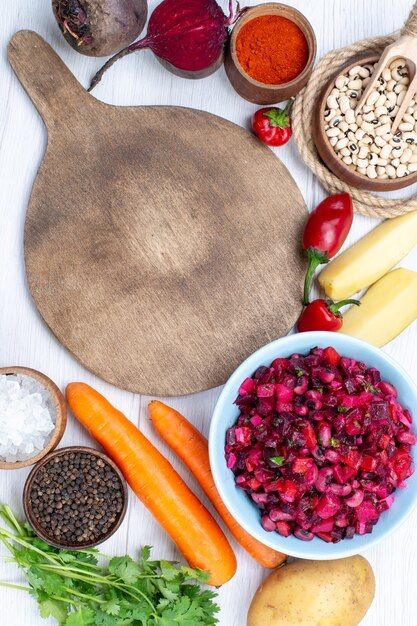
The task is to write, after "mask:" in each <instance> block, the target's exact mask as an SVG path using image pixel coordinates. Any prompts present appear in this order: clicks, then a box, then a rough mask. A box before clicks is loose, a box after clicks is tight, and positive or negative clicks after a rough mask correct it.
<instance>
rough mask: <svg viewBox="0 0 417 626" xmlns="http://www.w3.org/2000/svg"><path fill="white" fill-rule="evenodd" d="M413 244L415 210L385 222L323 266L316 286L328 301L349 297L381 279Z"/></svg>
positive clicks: (416, 229)
mask: <svg viewBox="0 0 417 626" xmlns="http://www.w3.org/2000/svg"><path fill="white" fill-rule="evenodd" d="M416 243H417V211H413V212H412V213H407V214H406V215H402V216H401V217H396V218H394V219H391V220H386V221H385V222H383V223H382V224H380V225H379V226H377V227H376V228H375V229H374V230H372V231H371V232H370V233H369V234H368V235H366V236H365V237H364V238H363V239H361V240H360V241H358V243H356V244H355V245H354V246H352V247H351V248H349V250H346V251H345V252H343V253H342V254H341V255H340V256H338V257H337V259H335V260H334V261H332V263H330V264H329V265H328V266H327V267H325V268H324V269H323V270H322V272H321V273H320V275H319V279H318V280H319V283H320V285H321V287H322V288H323V290H324V293H325V294H326V296H328V297H329V298H332V299H333V300H344V299H345V298H349V297H350V296H351V295H352V294H355V293H357V292H358V291H360V290H361V289H365V287H369V285H372V284H373V283H374V282H376V281H377V280H378V279H379V278H381V277H382V276H384V274H386V273H387V272H388V271H389V270H390V269H392V268H393V267H394V266H395V265H397V263H398V262H399V261H401V259H402V258H403V257H405V256H406V254H408V253H409V252H410V250H411V249H412V248H413V247H414V245H415V244H416Z"/></svg>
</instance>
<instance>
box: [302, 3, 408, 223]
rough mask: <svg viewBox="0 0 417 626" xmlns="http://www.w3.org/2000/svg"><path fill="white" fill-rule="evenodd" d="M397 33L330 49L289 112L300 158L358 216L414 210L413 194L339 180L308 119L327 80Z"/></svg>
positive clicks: (374, 52) (389, 215) (379, 48)
mask: <svg viewBox="0 0 417 626" xmlns="http://www.w3.org/2000/svg"><path fill="white" fill-rule="evenodd" d="M402 34H409V35H413V36H415V37H417V3H416V5H415V6H414V7H413V10H412V11H411V13H410V17H409V18H408V20H407V23H406V24H405V26H404V28H403V30H402ZM397 37H398V35H390V36H386V37H374V38H371V39H364V40H362V41H358V42H356V43H354V44H353V45H352V46H349V47H348V48H340V49H338V50H332V51H331V52H329V53H328V54H326V56H324V57H323V58H322V59H321V60H320V61H319V63H318V65H317V66H316V68H315V70H314V71H313V73H312V75H311V78H310V80H309V82H308V83H307V85H306V87H305V88H304V89H303V90H302V91H301V92H300V93H299V94H298V96H297V98H296V100H295V104H294V108H293V113H292V118H293V134H294V140H295V143H296V145H297V148H298V150H299V152H300V154H301V157H302V159H303V161H304V162H305V163H306V165H307V166H308V167H309V168H310V169H311V170H312V172H313V173H314V174H315V175H316V176H317V178H318V179H319V181H320V182H321V184H322V185H323V187H324V188H325V189H326V191H328V192H329V193H344V192H346V193H349V194H350V195H351V196H352V199H353V204H354V207H355V211H356V212H357V213H361V214H362V215H367V216H370V217H378V218H392V217H398V216H399V215H404V214H405V213H408V212H410V211H415V210H417V195H416V196H413V197H411V198H409V199H399V200H389V199H387V198H383V197H381V196H377V195H374V194H372V193H369V192H367V191H362V190H360V189H356V188H355V187H352V186H351V185H348V184H347V183H344V182H342V181H341V180H340V179H339V178H338V177H337V176H335V174H333V173H332V172H331V171H330V170H329V169H328V168H327V166H326V165H325V164H324V163H323V161H322V160H321V158H320V156H319V154H318V152H317V149H316V147H315V145H314V141H313V133H312V122H313V114H314V109H315V104H316V101H317V96H318V94H319V93H320V91H321V90H322V89H323V88H324V86H325V84H326V83H327V81H328V80H329V79H330V78H331V77H332V75H334V74H335V72H336V70H337V68H338V67H341V66H342V65H344V64H345V63H347V62H348V61H350V59H352V58H353V57H355V56H366V55H368V56H379V55H380V54H381V53H382V51H383V50H384V48H386V47H387V46H389V45H390V44H391V43H393V42H394V41H395V40H396V39H397Z"/></svg>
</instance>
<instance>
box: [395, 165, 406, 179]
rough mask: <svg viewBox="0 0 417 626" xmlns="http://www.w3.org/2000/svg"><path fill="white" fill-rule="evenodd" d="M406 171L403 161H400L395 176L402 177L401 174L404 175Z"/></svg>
mask: <svg viewBox="0 0 417 626" xmlns="http://www.w3.org/2000/svg"><path fill="white" fill-rule="evenodd" d="M406 173H407V167H406V165H404V163H401V165H399V166H398V167H397V176H398V178H402V177H403V176H405V175H406Z"/></svg>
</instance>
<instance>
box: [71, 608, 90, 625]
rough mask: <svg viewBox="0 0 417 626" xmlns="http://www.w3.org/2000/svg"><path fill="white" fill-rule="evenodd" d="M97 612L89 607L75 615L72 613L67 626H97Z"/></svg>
mask: <svg viewBox="0 0 417 626" xmlns="http://www.w3.org/2000/svg"><path fill="white" fill-rule="evenodd" d="M95 623H96V620H95V612H94V611H93V609H90V608H87V607H80V608H79V609H78V610H77V611H76V612H75V613H70V614H69V615H68V617H67V621H66V622H65V626H95Z"/></svg>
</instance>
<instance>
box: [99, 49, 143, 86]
mask: <svg viewBox="0 0 417 626" xmlns="http://www.w3.org/2000/svg"><path fill="white" fill-rule="evenodd" d="M132 52H135V50H132V48H131V47H130V46H129V47H127V48H124V49H123V50H120V52H118V53H117V54H115V55H114V56H112V57H111V59H109V60H108V61H107V62H106V63H105V64H104V65H103V67H101V68H100V69H99V70H98V72H97V73H96V74H95V75H94V76H93V79H92V81H91V83H90V86H89V88H88V89H87V91H88V92H91V91H93V89H94V88H95V87H97V85H98V84H99V82H100V81H101V79H102V78H103V76H104V74H105V73H106V72H107V70H109V69H110V68H111V66H112V65H113V64H114V63H116V61H118V60H119V59H123V57H126V56H127V55H128V54H131V53H132Z"/></svg>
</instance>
